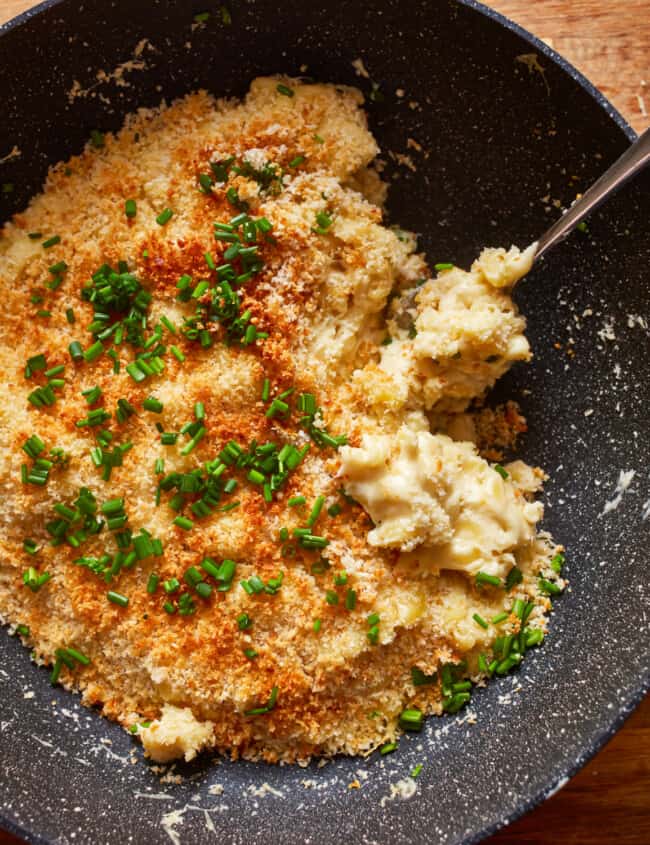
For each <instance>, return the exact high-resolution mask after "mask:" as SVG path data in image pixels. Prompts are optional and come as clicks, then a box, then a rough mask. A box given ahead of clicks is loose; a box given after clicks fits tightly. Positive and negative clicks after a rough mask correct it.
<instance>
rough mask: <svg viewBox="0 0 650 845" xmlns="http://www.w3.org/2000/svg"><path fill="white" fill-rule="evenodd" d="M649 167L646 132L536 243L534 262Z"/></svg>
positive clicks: (649, 132) (649, 140)
mask: <svg viewBox="0 0 650 845" xmlns="http://www.w3.org/2000/svg"><path fill="white" fill-rule="evenodd" d="M648 164H650V129H646V131H645V132H644V133H643V135H641V136H640V137H639V138H637V139H636V141H635V142H634V143H633V144H632V146H631V147H629V149H627V150H626V151H625V152H624V153H623V155H622V156H621V157H620V158H619V159H617V160H616V161H615V162H614V164H612V166H611V167H610V168H609V170H606V171H605V172H604V173H603V175H602V176H601V177H600V179H598V180H597V181H596V182H594V184H593V185H592V186H591V188H589V189H588V190H587V191H585V192H584V194H583V195H582V196H581V197H580V199H579V200H576V202H575V203H574V204H573V205H572V206H571V208H570V209H569V210H568V211H567V212H566V214H563V215H562V217H560V219H559V220H558V221H557V222H555V223H554V224H553V225H552V226H551V228H550V229H548V230H547V231H546V232H545V233H544V234H543V235H542V237H541V238H540V239H539V240H538V241H537V249H536V250H535V256H534V259H533V260H534V261H537V260H538V259H540V258H541V257H542V256H543V255H544V253H545V252H546V251H547V250H549V249H550V248H551V247H552V246H555V244H557V243H559V242H560V241H562V240H564V238H565V237H566V236H567V235H568V234H569V232H571V231H573V229H575V227H576V226H577V225H578V223H579V222H580V221H581V220H582V219H583V217H586V216H587V215H588V214H589V213H590V212H592V211H593V210H594V209H595V208H597V207H598V206H599V205H600V204H601V203H603V202H605V200H606V199H609V197H610V196H611V195H612V194H613V193H614V191H616V190H618V188H620V187H621V186H622V185H624V184H625V183H626V182H627V181H628V179H631V178H632V176H634V175H635V174H636V173H638V172H639V171H640V170H641V169H642V168H644V167H645V166H646V165H648Z"/></svg>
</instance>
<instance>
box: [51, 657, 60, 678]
mask: <svg viewBox="0 0 650 845" xmlns="http://www.w3.org/2000/svg"><path fill="white" fill-rule="evenodd" d="M62 668H63V661H62V660H61V658H60V657H57V659H56V662H55V663H54V666H53V667H52V672H51V673H50V683H51V684H52V685H54V684H56V682H57V681H58V680H59V675H60V674H61V669H62Z"/></svg>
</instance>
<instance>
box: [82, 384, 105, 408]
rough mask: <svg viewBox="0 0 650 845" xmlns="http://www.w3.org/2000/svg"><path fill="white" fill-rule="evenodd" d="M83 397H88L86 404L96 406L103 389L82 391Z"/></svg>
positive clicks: (91, 388) (92, 388) (90, 388)
mask: <svg viewBox="0 0 650 845" xmlns="http://www.w3.org/2000/svg"><path fill="white" fill-rule="evenodd" d="M81 395H82V396H85V397H86V402H87V403H88V404H89V405H94V404H95V402H98V401H99V400H100V399H101V396H102V389H101V387H97V386H95V387H89V388H88V390H82V391H81Z"/></svg>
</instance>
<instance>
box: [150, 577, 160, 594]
mask: <svg viewBox="0 0 650 845" xmlns="http://www.w3.org/2000/svg"><path fill="white" fill-rule="evenodd" d="M159 582H160V575H156V573H155V572H152V573H151V574H150V575H149V578H148V579H147V592H148V593H149V594H150V595H153V593H155V592H156V590H157V589H158V584H159Z"/></svg>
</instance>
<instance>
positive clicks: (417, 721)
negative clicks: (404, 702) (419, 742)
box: [399, 707, 424, 731]
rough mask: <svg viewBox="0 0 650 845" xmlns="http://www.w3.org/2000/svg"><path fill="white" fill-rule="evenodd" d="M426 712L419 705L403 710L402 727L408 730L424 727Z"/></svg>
mask: <svg viewBox="0 0 650 845" xmlns="http://www.w3.org/2000/svg"><path fill="white" fill-rule="evenodd" d="M423 721H424V714H423V713H422V711H421V710H418V709H417V707H411V708H408V709H406V710H403V711H402V712H401V713H400V716H399V724H400V727H401V728H403V729H404V730H406V731H419V730H421V728H422V724H423Z"/></svg>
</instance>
